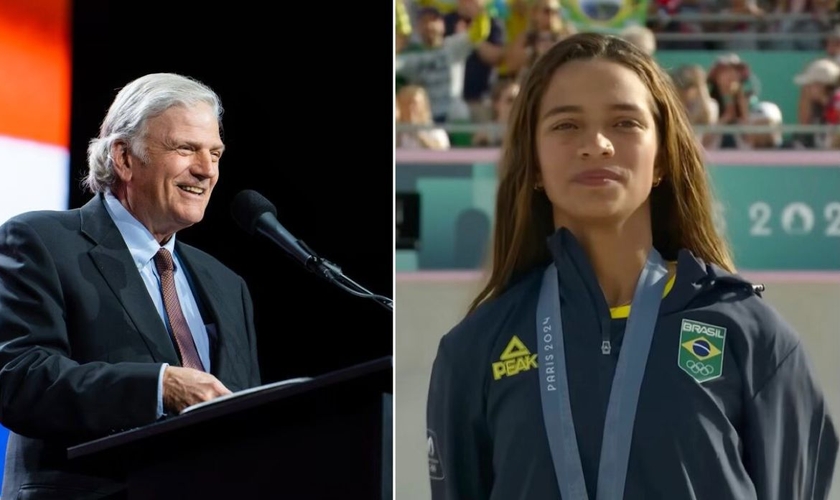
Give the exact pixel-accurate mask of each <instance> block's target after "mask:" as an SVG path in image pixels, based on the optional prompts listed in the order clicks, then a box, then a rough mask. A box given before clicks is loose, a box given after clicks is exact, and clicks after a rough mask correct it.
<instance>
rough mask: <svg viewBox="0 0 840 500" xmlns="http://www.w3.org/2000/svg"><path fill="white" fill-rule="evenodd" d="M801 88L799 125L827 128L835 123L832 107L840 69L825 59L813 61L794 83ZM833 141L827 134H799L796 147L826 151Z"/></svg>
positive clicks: (839, 82)
mask: <svg viewBox="0 0 840 500" xmlns="http://www.w3.org/2000/svg"><path fill="white" fill-rule="evenodd" d="M793 82H794V83H795V84H796V85H797V86H799V113H798V115H799V116H798V122H799V123H800V124H802V125H825V124H827V123H829V120H831V119H834V115H833V110H832V106H833V105H835V102H834V98H835V94H836V92H837V90H838V86H840V65H838V64H837V63H836V62H835V61H834V60H832V59H828V58H823V59H818V60H816V61H813V62H812V63H811V64H809V65H808V67H807V68H805V70H804V71H803V72H801V73H799V74H798V75H796V76H795V77H794V79H793ZM829 141H830V138H829V137H828V136H827V135H825V134H796V135H795V136H794V144H795V147H798V148H825V147H827V146H828V143H829Z"/></svg>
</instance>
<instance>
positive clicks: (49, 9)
mask: <svg viewBox="0 0 840 500" xmlns="http://www.w3.org/2000/svg"><path fill="white" fill-rule="evenodd" d="M70 2H71V0H37V1H34V2H33V1H32V0H0V134H3V135H11V136H14V137H18V138H26V139H32V140H36V141H39V142H45V143H49V144H55V145H58V146H64V147H69V145H70V92H71V88H70V86H71V70H72V69H71V62H72V61H71V47H70V44H71V39H70V17H71V12H70Z"/></svg>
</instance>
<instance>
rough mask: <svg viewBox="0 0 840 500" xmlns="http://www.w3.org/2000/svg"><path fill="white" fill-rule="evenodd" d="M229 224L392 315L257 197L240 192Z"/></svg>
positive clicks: (248, 191)
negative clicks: (274, 245)
mask: <svg viewBox="0 0 840 500" xmlns="http://www.w3.org/2000/svg"><path fill="white" fill-rule="evenodd" d="M230 209H231V215H232V216H233V220H234V221H236V223H237V224H238V225H239V227H240V228H242V229H243V230H244V231H245V232H246V233H248V234H250V235H252V236H253V235H255V234H261V235H263V236H265V237H266V238H268V239H270V240H271V241H273V242H274V243H275V244H277V246H279V247H280V248H282V249H283V250H284V251H285V252H286V253H287V254H288V255H289V256H290V257H292V258H293V259H295V260H296V261H298V262H299V263H300V264H301V265H303V267H304V268H306V269H307V270H309V271H311V272H313V273H315V274H317V275H318V276H320V277H322V278H324V279H326V280H327V281H329V282H330V283H332V284H334V285H336V286H338V287H339V288H341V289H343V290H345V291H347V292H348V293H350V294H352V295H355V296H357V297H363V298H370V299H373V300H375V301H376V302H378V303H379V304H380V305H382V306H384V307H385V308H386V309H389V310H391V311H393V308H394V305H393V301H392V300H391V299H389V298H388V297H384V296H382V295H376V294H373V293H371V292H369V291H368V290H365V289H364V288H363V287H362V286H361V285H359V284H358V283H356V282H354V281H353V280H351V279H350V278H348V277H347V276H345V275H344V273H342V272H341V269H340V268H339V267H338V266H336V265H335V264H333V263H332V262H329V261H327V260H324V259H322V258H320V257H318V255H316V254H315V252H313V251H312V250H311V249H310V248H309V247H308V246H306V243H304V242H303V241H301V240H299V239H297V238H295V237H294V236H292V234H291V233H290V232H289V231H288V230H286V228H285V227H283V224H280V221H278V220H277V208H275V206H274V205H273V204H272V203H271V202H270V201H268V200H267V199H266V198H265V197H264V196H263V195H261V194H260V193H258V192H256V191H253V190H251V189H246V190H244V191H240V192H239V193H238V194H237V195H236V196H234V197H233V201H232V202H231V207H230Z"/></svg>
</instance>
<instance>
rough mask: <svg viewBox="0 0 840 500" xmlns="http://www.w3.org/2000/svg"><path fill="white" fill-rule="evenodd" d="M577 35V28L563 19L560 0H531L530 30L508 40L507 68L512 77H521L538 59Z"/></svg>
mask: <svg viewBox="0 0 840 500" xmlns="http://www.w3.org/2000/svg"><path fill="white" fill-rule="evenodd" d="M574 32H575V29H574V27H573V26H572V25H571V24H570V23H567V22H565V21H564V20H563V17H562V15H561V10H560V1H559V0H532V2H531V4H530V8H529V10H528V26H527V28H526V29H525V31H523V32H521V33H519V35H518V36H516V37H515V38H508V43H507V48H506V50H505V67H506V68H507V69H508V71H509V74H511V75H514V74H515V75H518V76H521V74H522V73H523V70H525V69H526V68H527V67H529V66H530V65H531V63H532V62H533V61H534V60H535V59H536V58H537V57H539V56H540V55H542V54H543V53H545V51H546V50H548V49H549V48H551V46H552V45H554V44H555V43H557V42H558V41H560V40H561V39H562V38H564V37H566V36H568V35H570V34H572V33H574Z"/></svg>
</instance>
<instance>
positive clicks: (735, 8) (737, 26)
mask: <svg viewBox="0 0 840 500" xmlns="http://www.w3.org/2000/svg"><path fill="white" fill-rule="evenodd" d="M721 14H732V15H736V16H752V17H754V18H755V20H752V21H735V22H721V23H719V24H718V26H717V28H718V29H717V31H720V32H723V33H733V34H736V35H738V36H739V37H738V38H736V39H733V40H727V41H725V42H721V43H720V44H719V49H721V50H732V51H738V50H757V49H758V48H759V44H758V38H757V37H754V36H749V35H750V34H751V33H759V32H760V31H761V29H760V25H759V24H758V20H759V18H761V17H762V16H763V15H764V11H763V10H762V9H761V8H760V7H759V6H758V4H757V3H756V0H731V6H730V7H729V8H726V9H723V10H721Z"/></svg>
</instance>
